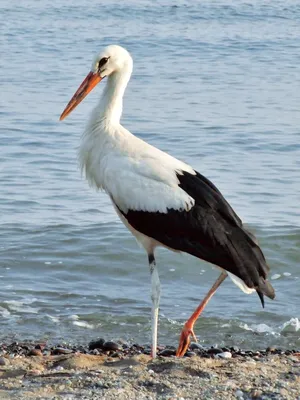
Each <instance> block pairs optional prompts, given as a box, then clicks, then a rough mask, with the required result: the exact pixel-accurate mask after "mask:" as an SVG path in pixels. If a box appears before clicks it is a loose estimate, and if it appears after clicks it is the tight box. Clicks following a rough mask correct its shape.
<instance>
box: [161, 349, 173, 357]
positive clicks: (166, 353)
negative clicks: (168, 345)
mask: <svg viewBox="0 0 300 400" xmlns="http://www.w3.org/2000/svg"><path fill="white" fill-rule="evenodd" d="M175 354H176V350H173V349H164V350H163V351H161V352H159V353H158V355H159V356H162V357H171V356H175Z"/></svg>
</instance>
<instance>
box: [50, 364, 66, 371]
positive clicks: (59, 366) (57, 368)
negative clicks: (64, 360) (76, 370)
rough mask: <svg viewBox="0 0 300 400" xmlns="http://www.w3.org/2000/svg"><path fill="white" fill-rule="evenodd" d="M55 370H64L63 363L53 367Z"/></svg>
mask: <svg viewBox="0 0 300 400" xmlns="http://www.w3.org/2000/svg"><path fill="white" fill-rule="evenodd" d="M53 369H54V370H55V371H63V370H64V367H63V366H62V365H57V366H56V367H55V368H53Z"/></svg>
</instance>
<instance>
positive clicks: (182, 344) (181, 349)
mask: <svg viewBox="0 0 300 400" xmlns="http://www.w3.org/2000/svg"><path fill="white" fill-rule="evenodd" d="M193 325H194V324H191V323H189V322H186V323H185V325H184V327H183V329H182V331H181V335H180V339H179V345H178V348H177V351H176V357H183V356H184V355H185V353H186V351H187V349H188V347H189V345H190V342H191V340H190V336H192V338H193V339H194V340H195V342H197V338H196V335H195V333H194V329H193Z"/></svg>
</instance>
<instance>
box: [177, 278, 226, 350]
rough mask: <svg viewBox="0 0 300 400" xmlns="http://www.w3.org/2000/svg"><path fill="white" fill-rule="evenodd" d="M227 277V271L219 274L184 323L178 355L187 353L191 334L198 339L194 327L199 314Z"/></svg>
mask: <svg viewBox="0 0 300 400" xmlns="http://www.w3.org/2000/svg"><path fill="white" fill-rule="evenodd" d="M226 277H227V274H226V272H222V273H221V275H220V276H219V278H218V279H217V280H216V282H215V283H214V284H213V286H212V288H211V289H210V291H209V292H208V293H207V295H206V296H205V297H204V299H203V301H202V302H201V303H200V304H199V306H198V307H197V308H196V310H195V311H194V312H193V314H192V315H191V316H190V318H189V319H188V320H187V321H186V323H185V324H184V327H183V329H182V331H181V335H180V339H179V345H178V348H177V352H176V356H177V357H183V356H184V355H185V352H186V351H187V349H188V347H189V344H190V336H192V337H193V338H194V340H195V341H197V339H196V336H195V334H194V329H193V328H194V324H195V322H196V321H197V319H198V317H199V315H200V314H201V313H202V311H203V310H204V308H205V306H206V304H207V303H208V302H209V300H210V299H211V298H212V296H213V295H214V293H215V291H216V290H217V289H218V287H219V286H220V285H221V283H222V282H223V281H224V279H225V278H226Z"/></svg>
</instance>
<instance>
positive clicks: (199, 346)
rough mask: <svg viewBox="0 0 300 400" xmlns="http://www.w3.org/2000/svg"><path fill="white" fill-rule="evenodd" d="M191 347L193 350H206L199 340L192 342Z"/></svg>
mask: <svg viewBox="0 0 300 400" xmlns="http://www.w3.org/2000/svg"><path fill="white" fill-rule="evenodd" d="M190 349H191V350H205V348H204V347H203V346H202V345H201V344H200V343H197V342H192V343H191V344H190Z"/></svg>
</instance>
